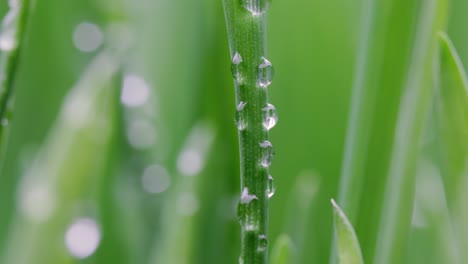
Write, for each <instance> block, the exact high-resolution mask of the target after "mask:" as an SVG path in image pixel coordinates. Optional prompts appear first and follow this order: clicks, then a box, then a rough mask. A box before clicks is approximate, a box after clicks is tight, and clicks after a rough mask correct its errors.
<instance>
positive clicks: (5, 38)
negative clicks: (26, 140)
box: [0, 0, 33, 160]
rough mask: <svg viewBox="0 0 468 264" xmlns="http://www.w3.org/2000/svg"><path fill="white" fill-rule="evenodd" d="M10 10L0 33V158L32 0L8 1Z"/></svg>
mask: <svg viewBox="0 0 468 264" xmlns="http://www.w3.org/2000/svg"><path fill="white" fill-rule="evenodd" d="M9 5H10V10H9V12H8V13H7V15H6V16H5V18H4V19H3V23H2V25H3V26H2V29H1V33H0V50H1V51H2V58H1V61H0V160H1V158H2V155H3V151H4V149H5V146H4V141H6V136H7V133H5V132H6V131H5V129H6V127H7V126H8V124H9V122H10V118H11V108H12V107H13V100H12V98H13V87H14V84H15V76H16V74H17V69H18V64H19V60H20V51H21V48H22V46H23V44H24V41H25V32H26V28H27V24H28V21H29V17H30V13H31V7H32V6H33V5H32V1H31V0H21V1H12V0H10V1H9Z"/></svg>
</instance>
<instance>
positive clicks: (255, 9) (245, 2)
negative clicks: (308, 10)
mask: <svg viewBox="0 0 468 264" xmlns="http://www.w3.org/2000/svg"><path fill="white" fill-rule="evenodd" d="M241 3H242V6H243V7H244V8H245V9H247V10H248V11H249V12H250V13H252V14H253V15H254V16H260V15H263V14H265V13H266V11H267V10H268V8H269V7H270V4H271V0H241Z"/></svg>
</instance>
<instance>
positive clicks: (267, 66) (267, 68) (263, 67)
mask: <svg viewBox="0 0 468 264" xmlns="http://www.w3.org/2000/svg"><path fill="white" fill-rule="evenodd" d="M261 60H262V62H261V63H260V65H259V66H258V85H259V86H260V87H262V88H267V87H268V86H270V84H271V81H272V80H273V75H274V69H273V65H272V64H271V62H270V61H269V60H267V59H266V58H265V57H262V59H261Z"/></svg>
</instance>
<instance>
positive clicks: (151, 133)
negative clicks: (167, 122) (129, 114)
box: [127, 119, 156, 150]
mask: <svg viewBox="0 0 468 264" xmlns="http://www.w3.org/2000/svg"><path fill="white" fill-rule="evenodd" d="M127 139H128V142H129V143H130V145H131V146H132V147H133V148H135V149H138V150H145V149H149V148H151V147H152V146H153V145H154V144H155V143H156V128H155V127H154V126H153V124H152V123H150V122H149V121H148V120H144V119H141V120H132V121H130V123H129V124H128V127H127Z"/></svg>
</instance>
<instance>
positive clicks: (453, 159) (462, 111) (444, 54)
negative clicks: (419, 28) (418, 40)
mask: <svg viewBox="0 0 468 264" xmlns="http://www.w3.org/2000/svg"><path fill="white" fill-rule="evenodd" d="M439 43H440V88H439V90H438V95H437V99H438V104H437V106H438V108H437V113H438V115H437V116H438V121H439V122H438V126H437V128H438V134H439V139H440V151H441V162H442V164H441V165H442V170H443V176H444V180H445V185H446V189H447V190H448V192H447V195H448V200H449V203H450V204H452V203H453V202H454V200H455V199H456V195H457V192H456V191H455V190H457V189H458V186H460V184H461V182H462V177H463V173H464V170H465V166H466V162H467V158H468V81H467V78H466V75H465V70H464V67H463V64H462V62H461V60H460V58H459V56H458V53H457V51H456V50H455V47H454V46H453V44H452V42H451V40H450V39H449V38H448V36H447V35H446V34H444V33H440V34H439Z"/></svg>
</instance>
